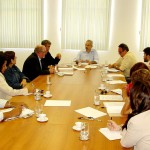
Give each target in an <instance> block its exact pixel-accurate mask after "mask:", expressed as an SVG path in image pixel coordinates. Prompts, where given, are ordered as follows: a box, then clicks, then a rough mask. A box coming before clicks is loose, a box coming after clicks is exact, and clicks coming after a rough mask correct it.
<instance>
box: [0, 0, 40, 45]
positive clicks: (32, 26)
mask: <svg viewBox="0 0 150 150" xmlns="http://www.w3.org/2000/svg"><path fill="white" fill-rule="evenodd" d="M41 39H42V0H0V48H32V47H35V45H36V44H37V43H39V42H41Z"/></svg>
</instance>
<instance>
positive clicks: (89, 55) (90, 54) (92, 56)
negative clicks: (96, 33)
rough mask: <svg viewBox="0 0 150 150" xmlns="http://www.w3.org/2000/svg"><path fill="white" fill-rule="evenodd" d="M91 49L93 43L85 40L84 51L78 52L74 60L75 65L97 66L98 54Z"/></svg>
mask: <svg viewBox="0 0 150 150" xmlns="http://www.w3.org/2000/svg"><path fill="white" fill-rule="evenodd" d="M92 47H93V41H91V40H87V41H86V43H85V50H84V51H80V52H79V53H78V55H77V57H76V59H75V61H76V63H77V64H78V63H79V62H81V63H82V62H86V63H88V64H98V63H99V57H98V53H97V51H96V50H95V49H92Z"/></svg>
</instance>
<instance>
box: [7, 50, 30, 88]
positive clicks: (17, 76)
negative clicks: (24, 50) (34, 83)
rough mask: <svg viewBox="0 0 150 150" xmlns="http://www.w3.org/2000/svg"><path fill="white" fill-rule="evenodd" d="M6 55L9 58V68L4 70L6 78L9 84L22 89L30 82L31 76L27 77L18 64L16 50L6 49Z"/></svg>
mask: <svg viewBox="0 0 150 150" xmlns="http://www.w3.org/2000/svg"><path fill="white" fill-rule="evenodd" d="M4 54H5V57H6V60H7V69H6V71H5V72H4V76H5V79H6V81H7V83H8V85H9V86H11V87H12V88H13V89H22V88H23V87H25V86H26V85H27V82H29V81H30V80H29V78H28V77H26V76H25V75H24V74H23V73H22V72H21V71H20V70H19V68H18V67H17V66H16V56H15V52H14V51H6V52H5V53H4Z"/></svg>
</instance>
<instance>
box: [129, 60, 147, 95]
mask: <svg viewBox="0 0 150 150" xmlns="http://www.w3.org/2000/svg"><path fill="white" fill-rule="evenodd" d="M138 69H147V70H149V68H148V66H147V65H146V64H144V63H143V62H138V63H136V64H135V65H134V66H133V67H132V68H131V69H130V77H131V76H132V74H133V73H134V72H135V71H136V70H138ZM131 88H132V81H131V82H130V83H129V84H128V85H127V95H128V96H129V94H130V89H131Z"/></svg>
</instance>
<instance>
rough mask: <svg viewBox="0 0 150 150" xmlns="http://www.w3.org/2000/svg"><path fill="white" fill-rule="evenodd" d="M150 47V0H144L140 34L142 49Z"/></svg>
mask: <svg viewBox="0 0 150 150" xmlns="http://www.w3.org/2000/svg"><path fill="white" fill-rule="evenodd" d="M145 47H150V1H149V0H142V22H141V34H140V50H141V51H143V49H144V48H145Z"/></svg>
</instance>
